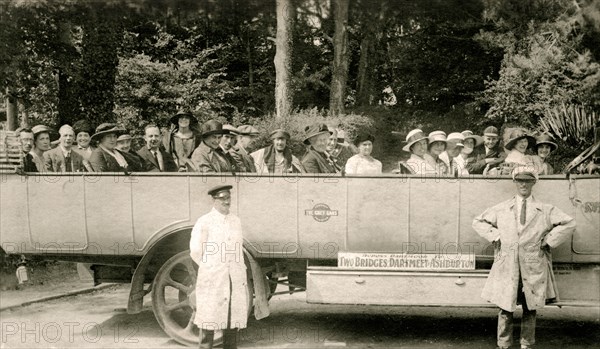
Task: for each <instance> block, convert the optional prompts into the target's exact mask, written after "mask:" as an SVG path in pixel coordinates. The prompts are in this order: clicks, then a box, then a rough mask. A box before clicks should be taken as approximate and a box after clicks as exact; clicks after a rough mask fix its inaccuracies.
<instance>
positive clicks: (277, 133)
mask: <svg viewBox="0 0 600 349" xmlns="http://www.w3.org/2000/svg"><path fill="white" fill-rule="evenodd" d="M269 138H270V139H276V138H285V139H287V140H289V139H290V138H291V136H290V133H289V132H287V131H286V130H282V129H280V128H278V129H277V130H273V131H271V133H269Z"/></svg>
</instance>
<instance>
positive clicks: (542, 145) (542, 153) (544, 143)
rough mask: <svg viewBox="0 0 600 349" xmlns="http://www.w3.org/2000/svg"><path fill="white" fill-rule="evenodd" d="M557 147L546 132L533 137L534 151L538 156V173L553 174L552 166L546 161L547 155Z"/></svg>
mask: <svg viewBox="0 0 600 349" xmlns="http://www.w3.org/2000/svg"><path fill="white" fill-rule="evenodd" d="M557 148H558V145H557V144H556V143H554V142H552V137H551V136H550V135H549V134H547V133H542V134H540V135H538V136H537V137H536V139H535V153H536V154H537V157H538V158H539V159H538V160H539V163H540V168H539V170H540V171H539V174H540V175H551V174H554V168H553V167H552V165H550V164H549V163H548V156H549V155H550V153H552V152H554V151H555V150H556V149H557Z"/></svg>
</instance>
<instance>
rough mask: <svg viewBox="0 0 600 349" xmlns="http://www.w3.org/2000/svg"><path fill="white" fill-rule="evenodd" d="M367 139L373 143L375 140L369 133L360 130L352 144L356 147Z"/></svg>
mask: <svg viewBox="0 0 600 349" xmlns="http://www.w3.org/2000/svg"><path fill="white" fill-rule="evenodd" d="M367 141H368V142H371V143H373V142H375V137H374V136H373V135H372V134H370V133H366V132H361V133H359V134H358V135H357V136H356V139H354V145H356V146H357V147H358V145H359V144H361V143H362V142H367Z"/></svg>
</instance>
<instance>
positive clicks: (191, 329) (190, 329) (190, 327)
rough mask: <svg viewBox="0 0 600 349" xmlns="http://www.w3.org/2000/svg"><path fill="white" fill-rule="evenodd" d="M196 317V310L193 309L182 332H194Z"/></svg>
mask: <svg viewBox="0 0 600 349" xmlns="http://www.w3.org/2000/svg"><path fill="white" fill-rule="evenodd" d="M195 317H196V311H195V310H194V311H193V312H192V316H190V320H189V321H188V323H187V325H186V326H185V328H184V329H183V331H184V332H186V333H190V334H194V333H193V332H194V326H195V325H194V318H195Z"/></svg>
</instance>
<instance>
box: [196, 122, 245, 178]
mask: <svg viewBox="0 0 600 349" xmlns="http://www.w3.org/2000/svg"><path fill="white" fill-rule="evenodd" d="M200 129H201V131H202V142H201V143H200V145H199V146H198V148H196V150H194V153H193V154H192V163H193V164H194V167H195V171H198V172H203V173H211V172H231V173H235V161H234V160H233V158H232V157H231V155H229V154H226V153H225V152H224V151H223V149H222V148H221V147H220V146H219V142H220V141H221V137H222V136H223V135H224V134H229V130H225V129H223V124H221V123H220V122H218V121H216V120H208V121H207V122H205V123H204V124H202V126H201V128H200Z"/></svg>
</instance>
